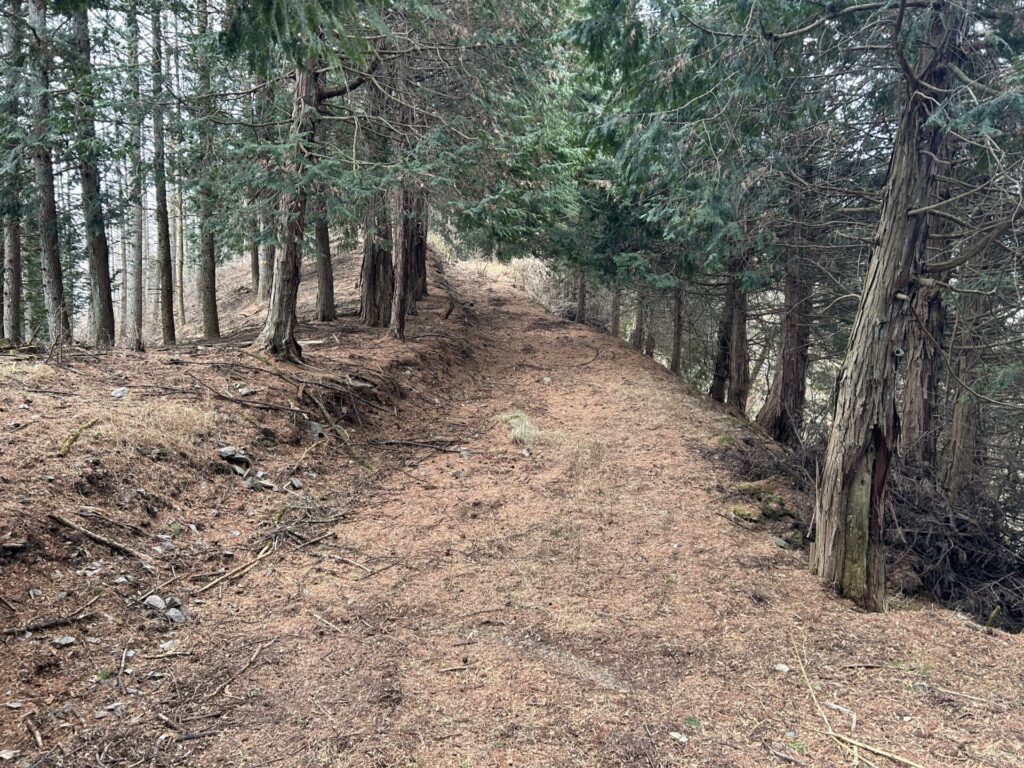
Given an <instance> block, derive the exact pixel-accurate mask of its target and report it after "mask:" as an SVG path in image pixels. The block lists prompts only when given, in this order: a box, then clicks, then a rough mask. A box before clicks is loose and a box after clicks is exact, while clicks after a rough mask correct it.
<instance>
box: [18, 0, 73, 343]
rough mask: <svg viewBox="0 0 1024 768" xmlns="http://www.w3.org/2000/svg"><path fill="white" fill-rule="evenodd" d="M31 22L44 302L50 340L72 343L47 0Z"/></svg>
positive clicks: (33, 4) (31, 11) (31, 13)
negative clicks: (52, 132) (53, 138)
mask: <svg viewBox="0 0 1024 768" xmlns="http://www.w3.org/2000/svg"><path fill="white" fill-rule="evenodd" d="M28 21H29V25H30V26H31V27H32V29H33V33H34V34H33V39H34V41H35V43H34V46H33V56H32V84H33V86H34V90H35V99H34V105H33V106H34V109H33V112H32V138H33V141H34V151H33V163H34V166H35V176H36V194H37V195H38V204H37V206H36V208H37V216H38V226H39V246H40V247H39V250H40V256H41V259H42V277H43V300H44V302H45V304H46V322H47V327H48V330H49V335H50V341H51V342H53V343H55V344H69V343H70V342H71V321H70V318H69V313H68V306H67V303H66V301H65V298H64V272H63V269H62V268H61V262H60V244H59V240H58V238H57V198H56V193H55V190H54V180H53V150H52V148H51V145H50V136H49V131H48V124H49V122H50V50H49V36H48V33H47V30H46V0H30V1H29V3H28Z"/></svg>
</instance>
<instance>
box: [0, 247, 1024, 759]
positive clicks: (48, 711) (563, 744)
mask: <svg viewBox="0 0 1024 768" xmlns="http://www.w3.org/2000/svg"><path fill="white" fill-rule="evenodd" d="M339 269H340V271H341V275H340V277H339V284H341V285H343V286H345V290H343V291H342V293H341V296H340V298H341V300H342V301H341V305H342V309H343V310H346V311H347V314H345V315H344V316H343V317H342V318H341V319H339V320H338V321H337V322H335V323H330V324H304V325H303V328H302V333H301V334H300V336H301V338H302V339H303V340H305V341H307V342H310V341H312V342H314V343H308V344H307V345H306V347H305V349H306V353H307V360H308V366H307V367H304V368H295V367H288V366H275V365H273V364H271V363H269V362H268V361H265V360H261V359H258V358H256V357H254V356H253V355H251V354H250V353H249V351H248V350H247V349H246V347H245V343H246V341H247V340H248V339H249V338H251V336H252V334H253V332H254V330H255V323H256V319H254V318H255V315H256V313H257V312H258V309H257V307H258V304H257V303H256V302H254V301H253V300H252V297H251V295H250V294H249V293H248V289H247V288H245V287H244V280H243V278H242V277H241V276H240V274H241V273H238V274H236V275H235V281H236V282H235V283H234V284H232V283H230V281H226V283H225V284H226V285H227V286H228V288H227V289H226V295H227V297H228V298H227V299H226V306H227V308H229V309H230V310H231V314H232V316H244V315H247V314H248V315H249V317H250V319H249V320H247V321H244V322H242V323H241V324H240V325H238V327H236V328H235V329H233V332H232V333H231V334H229V335H228V337H227V339H226V340H225V341H224V342H223V343H221V344H217V345H213V346H209V345H201V344H196V343H188V344H183V345H181V346H180V347H179V348H177V349H174V350H157V349H154V350H153V351H151V352H149V353H148V354H147V355H145V356H141V355H135V354H129V353H125V352H120V351H119V352H115V353H111V354H107V355H102V356H97V355H92V354H89V353H84V352H75V353H69V354H67V355H65V356H63V358H62V360H61V361H59V363H58V362H56V361H55V362H54V363H51V364H47V363H42V362H38V361H36V360H33V359H28V358H27V356H25V355H20V356H12V357H9V358H0V411H2V416H0V418H2V423H0V431H2V433H3V434H4V440H3V442H2V443H0V476H2V477H0V509H2V512H0V598H2V599H0V631H3V632H4V633H5V634H4V635H3V637H2V639H0V766H2V765H7V764H10V765H24V766H215V765H216V766H224V765H229V766H252V767H255V766H271V765H274V766H304V767H305V766H309V767H312V766H409V765H418V766H459V767H462V766H467V767H468V766H616V765H623V766H627V765H628V766H723V767H724V766H771V765H779V766H785V765H798V766H799V765H803V766H839V765H863V766H868V768H870V766H893V765H902V766H928V767H929V768H932V767H936V766H1006V767H1008V766H1022V765H1024V638H1022V637H1019V636H1016V637H1015V636H1011V635H1007V634H1004V633H1001V632H998V631H992V630H988V629H986V628H984V627H981V626H978V625H977V624H975V623H973V622H972V621H970V620H969V619H967V618H966V617H964V616H961V615H958V614H955V613H952V612H949V611H946V610H943V609H942V608H940V607H937V606H934V605H931V604H928V603H926V602H920V601H916V600H911V599H903V598H897V599H894V600H893V605H892V607H891V609H890V610H889V611H888V612H887V613H885V614H874V615H873V614H866V613H862V612H858V611H857V610H855V609H854V608H853V606H851V604H849V603H848V602H846V601H843V600H840V599H838V598H836V597H834V596H833V595H832V594H830V593H829V592H828V591H827V590H825V589H823V588H822V587H821V586H820V585H819V584H818V583H817V581H816V580H815V579H814V578H813V577H812V576H811V575H810V574H809V573H808V572H807V570H806V556H805V554H804V553H803V552H802V551H801V550H800V548H799V547H797V548H796V549H790V548H788V547H789V545H790V543H791V542H793V541H795V537H794V535H793V533H792V530H791V529H793V528H794V525H793V524H792V523H791V522H790V523H787V522H786V520H787V519H788V518H787V517H786V514H794V515H796V516H797V517H799V516H800V515H801V514H805V513H806V505H807V499H806V498H805V497H804V496H802V495H801V494H800V493H797V492H796V491H793V490H792V489H791V488H789V487H788V486H786V484H785V481H784V480H782V479H781V478H772V477H766V478H764V479H763V480H762V482H761V483H758V484H754V485H751V484H750V483H745V482H744V481H743V479H741V478H740V477H738V476H737V475H736V474H734V471H733V468H731V466H730V464H729V463H728V462H726V461H725V460H723V458H722V448H723V446H729V445H732V444H735V443H742V442H744V441H747V442H749V441H751V440H757V438H756V436H753V435H752V433H751V432H750V431H749V430H748V428H747V427H745V426H744V425H742V424H740V423H739V422H738V421H737V420H736V419H734V418H732V417H730V416H728V415H727V414H725V413H723V412H721V411H719V410H716V409H715V408H712V407H711V406H710V405H709V404H708V402H706V400H705V399H704V398H702V397H700V396H697V395H695V394H693V393H690V392H687V391H686V390H685V388H684V387H683V386H682V385H681V384H680V381H679V379H678V378H676V377H673V376H672V375H670V374H669V373H668V372H667V371H666V370H665V369H664V368H662V367H661V366H659V365H658V364H656V363H655V362H653V361H651V360H648V359H646V358H644V357H642V356H641V355H639V354H638V353H636V352H635V351H633V350H632V349H630V348H629V347H628V346H627V345H626V344H624V343H622V342H620V341H618V340H616V339H612V338H609V337H608V336H605V335H601V334H600V333H598V332H596V331H593V330H591V329H588V328H586V327H583V326H580V325H576V324H573V323H569V322H566V321H563V320H561V319H559V318H557V317H554V316H552V315H550V314H548V313H547V312H545V311H544V310H543V309H542V308H541V307H538V306H536V305H535V304H532V303H531V302H530V301H529V300H528V299H527V298H526V297H525V296H524V295H523V294H522V293H520V292H519V291H517V290H516V289H515V288H514V287H512V286H511V285H510V284H509V283H508V281H506V280H504V279H502V277H501V275H500V274H498V273H495V272H493V271H488V270H486V269H483V268H472V267H468V268H467V267H462V268H455V267H452V268H450V269H449V272H450V274H449V275H448V277H449V278H450V279H451V281H452V284H453V285H454V287H455V288H456V289H457V291H458V294H459V306H458V308H457V309H456V311H455V312H454V313H453V314H452V315H451V317H448V318H445V317H444V310H445V307H446V305H447V298H446V296H445V295H443V294H444V290H443V288H441V287H440V286H439V285H438V284H437V283H436V282H435V284H434V285H433V286H432V291H431V296H430V297H429V298H428V299H427V300H425V301H424V302H423V303H422V304H421V306H420V312H419V315H418V316H416V317H414V318H411V320H410V326H409V336H410V341H409V342H408V343H407V344H401V343H398V342H395V341H393V340H388V339H386V338H384V334H383V333H382V332H380V331H371V330H368V329H365V328H361V327H360V326H359V325H358V323H357V321H356V319H355V318H354V317H352V316H351V311H352V310H353V308H354V303H353V302H354V290H352V285H353V280H354V274H355V265H354V262H353V261H352V260H351V259H343V260H341V263H339ZM435 277H437V275H435ZM310 283H311V281H310V280H308V279H306V285H307V286H309V285H310ZM310 304H311V298H310V297H309V296H305V299H304V304H303V307H302V312H303V314H304V315H306V316H308V314H309V312H310ZM225 316H226V317H227V316H228V312H227V311H226V312H225ZM19 357H21V358H26V359H18V358H19ZM119 388H124V389H123V390H120V392H118V389H119ZM227 398H230V399H227ZM231 448H233V449H234V450H235V451H236V452H237V453H236V455H235V456H234V457H230V458H233V459H234V460H235V462H236V463H237V464H238V465H239V467H240V470H241V471H242V472H244V473H246V474H245V476H244V477H243V476H241V475H239V474H237V473H236V472H234V471H233V468H232V465H231V464H230V463H229V462H228V461H225V460H224V459H223V458H222V457H221V455H220V454H219V453H218V449H227V450H223V451H221V453H226V454H230V453H231V450H230V449H231ZM242 453H244V454H245V456H246V457H247V458H246V459H245V460H241V459H239V458H238V454H242ZM258 473H259V474H258ZM263 473H265V474H263ZM748 479H749V478H748ZM253 486H256V487H257V488H259V487H263V490H255V489H253ZM264 486H265V487H264ZM755 497H756V498H755ZM50 513H54V514H56V515H57V516H58V517H59V518H60V519H58V518H55V517H49V516H48V515H49V514H50ZM762 516H764V518H765V519H764V521H762V522H759V521H758V518H759V517H762ZM767 518H773V519H771V520H769V519H767ZM62 520H63V521H64V522H62ZM67 523H73V524H75V525H78V526H80V528H84V529H86V530H88V531H89V532H90V533H91V534H97V535H98V536H99V537H102V538H103V539H106V540H107V543H101V542H99V541H97V540H96V538H95V537H93V538H90V536H89V534H86V533H83V532H81V531H79V530H74V529H73V528H71V527H69V526H68V525H67ZM780 537H781V538H780ZM111 545H115V546H117V545H120V546H121V547H123V548H122V549H121V551H114V550H112V549H111ZM246 566H249V567H246ZM151 595H153V596H156V597H158V598H159V601H153V600H152V599H150V601H149V602H150V605H149V606H147V605H146V604H145V599H146V598H149V597H150V596H151ZM177 611H180V613H177ZM52 620H58V623H56V624H54V625H52V626H49V627H45V626H44V627H43V628H40V629H35V630H33V631H29V632H26V631H25V628H26V627H30V626H32V625H37V626H38V625H45V624H47V622H48V621H52Z"/></svg>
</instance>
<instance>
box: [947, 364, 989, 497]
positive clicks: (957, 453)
mask: <svg viewBox="0 0 1024 768" xmlns="http://www.w3.org/2000/svg"><path fill="white" fill-rule="evenodd" d="M980 362H981V354H980V353H979V351H978V349H977V348H976V347H973V346H972V347H968V348H967V349H965V350H964V353H963V355H962V356H961V358H960V360H959V363H958V365H957V376H958V377H959V378H960V380H961V381H963V382H965V383H967V384H969V385H971V384H973V382H972V379H973V374H974V371H975V370H976V369H977V367H978V365H979V364H980ZM955 397H956V400H955V403H954V405H953V419H952V422H951V424H950V427H949V442H948V443H947V445H946V463H945V465H944V467H943V472H942V487H943V488H944V489H945V491H946V497H947V498H948V499H949V503H950V505H953V506H956V505H957V504H958V503H960V502H961V501H962V500H963V497H964V496H965V495H967V492H969V491H972V490H975V489H976V488H977V486H978V480H979V474H980V472H979V470H980V469H981V456H982V451H981V441H980V439H979V435H978V426H979V424H978V422H979V421H980V420H981V404H980V403H979V402H978V398H977V397H976V396H975V395H974V393H973V392H971V391H969V390H968V389H967V388H966V387H964V386H960V385H958V386H957V390H956V396H955Z"/></svg>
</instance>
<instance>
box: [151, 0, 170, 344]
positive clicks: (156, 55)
mask: <svg viewBox="0 0 1024 768" xmlns="http://www.w3.org/2000/svg"><path fill="white" fill-rule="evenodd" d="M161 16H162V12H161V10H160V7H159V6H157V7H156V9H155V10H154V11H153V13H152V17H151V24H152V30H153V58H152V73H153V187H154V189H155V192H156V267H157V281H158V283H159V286H160V332H161V336H162V338H163V343H164V344H165V345H168V346H170V345H173V344H174V343H175V334H174V264H173V262H172V261H171V228H170V220H169V217H168V213H167V162H166V156H165V155H166V152H165V148H164V107H163V101H164V82H163V81H164V74H163V68H164V64H163V49H162V46H163V40H162V38H163V30H162V18H161Z"/></svg>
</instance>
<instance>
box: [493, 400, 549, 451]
mask: <svg viewBox="0 0 1024 768" xmlns="http://www.w3.org/2000/svg"><path fill="white" fill-rule="evenodd" d="M495 419H497V420H498V421H500V422H504V423H505V424H508V426H509V433H508V436H509V438H510V439H511V440H512V442H513V443H515V444H516V445H518V446H521V447H523V448H530V449H533V448H534V447H535V446H537V445H539V444H541V443H543V442H545V441H546V440H547V435H546V434H545V433H544V432H543V431H542V430H541V429H540V428H539V427H538V426H537V425H536V424H534V423H533V422H532V421H530V417H529V416H527V415H526V414H525V413H523V412H522V411H520V410H519V409H518V408H517V409H515V410H511V411H506V412H505V413H502V414H499V415H498V416H496V417H495Z"/></svg>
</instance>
